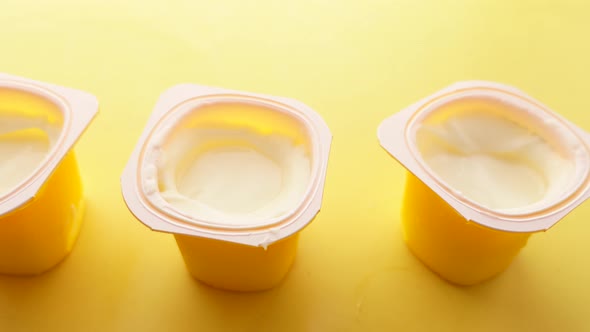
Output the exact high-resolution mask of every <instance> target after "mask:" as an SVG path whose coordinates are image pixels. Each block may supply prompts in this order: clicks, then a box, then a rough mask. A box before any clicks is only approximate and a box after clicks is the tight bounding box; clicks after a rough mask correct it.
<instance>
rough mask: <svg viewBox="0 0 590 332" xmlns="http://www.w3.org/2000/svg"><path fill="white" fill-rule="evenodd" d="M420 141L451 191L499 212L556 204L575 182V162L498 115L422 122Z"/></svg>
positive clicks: (465, 115)
mask: <svg viewBox="0 0 590 332" xmlns="http://www.w3.org/2000/svg"><path fill="white" fill-rule="evenodd" d="M417 141H418V146H419V149H420V151H421V153H422V157H423V158H424V160H425V162H426V164H427V165H428V166H429V167H430V168H431V169H432V171H433V172H434V173H436V175H438V176H439V177H440V178H441V179H442V180H443V181H444V182H446V183H447V184H448V185H449V186H450V187H451V188H453V189H454V190H455V191H456V192H459V193H460V195H462V196H464V197H466V198H469V199H471V200H473V201H474V202H476V203H478V204H480V205H482V206H484V207H486V208H489V209H492V210H496V211H500V212H510V213H517V212H519V211H524V210H527V208H529V207H530V206H531V205H537V204H545V203H551V202H552V201H554V200H556V199H557V198H558V197H559V196H560V195H562V194H563V192H564V191H565V190H567V188H568V187H569V186H570V185H571V183H572V181H573V180H574V179H573V176H574V174H575V164H574V162H573V161H572V160H571V159H570V158H567V157H566V156H563V155H562V154H560V153H559V151H557V150H556V149H555V148H554V147H553V146H551V145H550V144H549V143H548V142H547V141H546V140H545V139H544V138H542V137H540V136H539V135H537V134H536V133H534V132H532V131H531V130H529V129H527V128H525V127H523V126H521V125H519V124H518V123H516V122H514V121H512V120H511V119H509V118H507V117H502V116H500V115H497V114H489V113H484V112H475V111H474V112H468V113H461V114H454V115H452V116H451V117H450V118H448V119H446V120H444V121H442V122H434V123H428V124H423V125H422V126H421V127H420V128H419V129H418V132H417Z"/></svg>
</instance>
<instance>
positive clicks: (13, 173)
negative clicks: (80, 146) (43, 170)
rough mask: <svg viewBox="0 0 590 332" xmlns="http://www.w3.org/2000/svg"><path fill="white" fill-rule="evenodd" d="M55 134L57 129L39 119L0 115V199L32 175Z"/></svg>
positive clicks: (46, 153) (47, 151) (45, 154)
mask: <svg viewBox="0 0 590 332" xmlns="http://www.w3.org/2000/svg"><path fill="white" fill-rule="evenodd" d="M59 132H60V127H59V126H58V125H51V124H49V123H48V122H46V121H44V120H42V119H38V118H27V117H19V116H15V115H2V114H0V197H2V196H4V195H6V194H8V193H9V192H10V191H12V190H14V189H15V188H16V187H17V186H18V185H19V184H21V183H22V182H23V181H25V180H26V179H27V178H28V177H30V176H31V175H32V174H33V172H34V171H35V170H36V169H37V168H38V167H39V166H40V165H41V164H42V162H43V161H44V159H45V158H46V157H47V155H48V154H49V151H50V150H51V148H52V147H53V145H54V144H55V142H56V140H57V138H58V137H59Z"/></svg>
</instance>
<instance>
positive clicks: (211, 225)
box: [121, 84, 331, 291]
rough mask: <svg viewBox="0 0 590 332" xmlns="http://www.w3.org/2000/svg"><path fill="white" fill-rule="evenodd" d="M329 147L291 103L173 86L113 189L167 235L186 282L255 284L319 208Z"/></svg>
mask: <svg viewBox="0 0 590 332" xmlns="http://www.w3.org/2000/svg"><path fill="white" fill-rule="evenodd" d="M330 145H331V134H330V131H329V129H328V127H327V125H326V124H325V122H324V121H323V120H322V118H321V117H320V116H319V115H318V114H317V113H316V112H314V111H313V110H312V109H310V108H309V107H308V106H306V105H304V104H302V103H300V102H298V101H295V100H292V99H287V98H280V97H271V96H265V95H259V94H253V93H245V92H238V91H231V90H226V89H220V88H211V87H205V86H199V85H192V84H183V85H178V86H175V87H173V88H171V89H169V90H167V91H166V92H165V93H164V94H162V96H161V97H160V100H159V101H158V103H157V105H156V107H155V110H154V111H153V114H152V116H151V118H150V119H149V121H148V124H147V126H146V127H145V131H144V133H143V135H142V136H141V138H140V141H139V143H138V144H137V147H136V149H135V151H134V152H133V154H132V155H131V159H130V161H129V163H128V165H127V167H126V168H125V171H124V173H123V176H122V179H121V182H122V190H123V196H124V198H125V201H126V203H127V206H128V207H129V209H130V211H131V212H132V213H133V214H134V215H135V217H136V218H137V219H139V221H141V222H142V223H144V224H145V225H146V226H148V227H150V228H151V229H153V230H155V231H161V232H167V233H171V234H174V236H175V238H176V241H177V244H178V247H179V249H180V251H181V253H182V256H183V258H184V261H185V263H186V266H187V268H188V270H189V271H190V273H191V274H192V275H193V276H194V277H195V278H196V279H198V280H200V281H202V282H204V283H206V284H208V285H210V286H213V287H217V288H221V289H227V290H235V291H258V290H265V289H269V288H271V287H273V286H275V285H276V284H278V283H279V282H280V281H281V280H282V279H283V278H284V276H285V275H286V274H287V272H288V271H289V269H290V267H291V265H292V263H293V260H294V258H295V253H296V249H297V238H298V234H299V232H300V231H301V230H302V229H303V228H304V227H306V226H307V225H308V224H309V223H310V222H311V221H312V220H313V219H314V218H315V216H316V214H317V213H318V212H319V210H320V206H321V201H322V196H323V188H324V181H325V177H326V169H327V165H328V155H329V152H330Z"/></svg>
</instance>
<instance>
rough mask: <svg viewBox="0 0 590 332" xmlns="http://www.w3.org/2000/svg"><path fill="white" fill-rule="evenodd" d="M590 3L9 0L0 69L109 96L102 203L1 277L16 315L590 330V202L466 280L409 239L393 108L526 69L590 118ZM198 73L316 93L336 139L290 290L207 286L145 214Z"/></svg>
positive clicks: (528, 82) (218, 327) (218, 323)
mask: <svg viewBox="0 0 590 332" xmlns="http://www.w3.org/2000/svg"><path fill="white" fill-rule="evenodd" d="M588 12H590V3H589V2H587V1H584V0H577V1H576V0H573V1H532V0H531V1H525V0H522V1H513V0H487V1H468V0H464V1H460V0H454V1H450V0H449V1H434V0H431V1H425V0H424V1H420V0H400V1H377V0H367V1H332V2H328V1H316V0H301V1H271V0H262V1H255V2H253V1H239V0H235V1H231V2H229V1H186V2H179V1H165V2H164V1H162V2H153V3H152V2H147V1H98V0H95V1H73V0H72V1H63V0H59V1H35V2H30V3H29V2H27V1H22V0H2V2H1V3H0V28H1V30H2V33H1V34H0V45H2V48H1V53H0V70H2V71H6V72H10V73H13V74H18V75H23V76H28V77H33V78H36V79H40V80H45V81H52V82H55V83H58V84H62V85H69V86H73V87H76V88H80V89H84V90H87V91H90V92H93V93H94V94H96V95H97V96H98V98H99V99H100V101H101V112H102V113H101V114H100V115H99V117H98V118H97V120H96V121H95V122H94V124H93V125H92V126H91V127H90V129H89V130H88V131H87V133H86V135H85V136H84V137H83V138H82V140H81V142H80V144H79V145H78V147H77V152H78V155H79V160H80V167H81V171H82V175H83V179H84V183H85V188H86V191H85V192H86V195H87V218H86V219H85V222H84V225H83V227H82V231H81V234H80V238H79V240H78V243H77V245H76V247H75V250H74V251H73V252H72V254H71V255H70V257H69V258H68V259H67V260H66V261H64V263H63V264H61V265H60V266H59V267H58V268H57V269H54V270H52V271H51V272H49V273H47V274H45V275H43V276H41V277H37V278H28V279H15V278H7V277H2V278H0V329H1V330H2V331H31V330H33V331H34V330H42V331H197V330H198V331H585V330H590V322H589V321H588V315H587V313H588V307H587V303H588V300H589V299H590V283H588V280H590V264H589V263H588V256H589V253H590V242H589V241H588V234H589V232H590V223H588V220H590V203H589V204H584V205H583V206H582V207H581V208H579V209H578V210H576V211H575V212H574V213H572V214H571V215H570V216H569V217H568V218H566V219H565V220H564V221H562V222H561V223H560V224H558V225H557V226H556V227H555V228H554V229H552V230H550V231H549V232H547V233H544V234H538V235H534V236H532V237H531V238H530V240H529V243H528V245H527V247H526V248H525V249H524V250H522V252H521V253H520V255H519V256H518V258H517V259H516V260H515V261H514V263H513V264H512V265H511V267H510V268H509V269H508V270H507V271H506V272H505V273H503V274H502V275H501V276H499V277H498V278H495V279H493V280H492V281H490V282H486V283H484V284H482V285H479V286H475V287H471V288H460V287H456V286H452V285H450V284H448V283H446V282H444V281H442V280H441V279H440V278H438V277H437V276H436V275H434V274H433V273H431V272H430V271H429V270H428V269H427V268H426V267H425V266H424V265H422V264H421V263H420V262H419V261H418V260H417V259H416V258H415V257H414V256H413V255H411V253H410V252H409V250H408V249H407V247H406V246H405V244H404V243H403V240H402V234H401V226H400V222H399V215H400V204H401V195H402V192H403V183H404V174H405V172H404V170H403V169H402V167H400V166H399V165H397V164H396V163H395V162H394V161H392V160H391V158H390V157H389V156H388V155H387V153H385V152H384V151H383V150H382V149H381V148H380V147H379V144H378V142H377V139H376V133H375V132H376V128H377V125H378V124H379V122H380V121H381V120H382V119H384V118H385V117H386V116H388V115H389V114H391V113H392V112H396V111H398V110H400V109H402V108H403V107H405V106H407V105H408V104H410V103H412V102H414V101H416V100H418V99H419V98H421V97H424V96H427V95H429V94H430V93H432V92H434V91H437V90H438V89H440V88H442V87H444V86H446V85H448V84H450V83H452V82H454V81H457V80H465V79H486V80H493V81H500V82H504V83H507V84H511V85H515V86H517V87H519V88H521V89H523V90H524V91H526V92H528V93H530V94H531V95H532V96H534V97H536V98H538V99H540V100H541V101H543V102H545V103H546V104H548V105H549V106H551V107H552V108H554V109H555V110H557V111H558V112H560V113H561V114H563V115H565V116H567V117H568V118H569V119H571V120H573V121H574V122H576V123H578V124H579V125H580V126H581V127H583V128H585V129H590V112H589V111H588V109H589V108H590V99H589V98H588V85H589V84H588V83H589V82H588V77H590V60H589V59H590V44H589V43H588V42H587V36H588V32H589V31H590V21H589V20H588V18H587V15H588ZM179 82H195V83H202V84H209V85H218V86H224V87H228V88H234V89H243V90H250V91H255V92H263V93H269V94H276V95H284V96H290V97H293V98H297V99H300V100H302V101H304V102H305V103H307V104H309V105H310V106H311V107H313V108H315V109H316V110H317V111H318V112H320V113H321V114H322V115H323V116H324V118H325V119H326V121H327V122H328V124H329V125H330V128H331V129H332V132H333V133H334V136H335V140H334V145H333V150H332V154H331V160H330V167H329V171H328V178H327V187H326V193H325V199H324V205H323V209H322V212H321V214H320V215H319V216H318V218H317V219H316V220H315V221H314V223H313V224H312V225H311V226H310V227H309V228H308V229H306V230H305V231H304V232H303V233H302V234H301V237H300V245H299V251H298V254H297V258H296V261H295V264H294V266H293V269H292V271H291V273H290V274H289V275H288V276H287V278H286V279H285V281H284V283H282V284H281V285H280V286H279V287H278V288H276V289H274V290H272V291H269V292H265V293H259V294H234V293H227V292H223V291H218V290H213V289H211V288H209V287H207V286H204V285H202V284H199V283H197V282H195V281H194V280H193V279H192V278H191V277H190V274H189V273H188V272H187V271H186V269H185V267H184V264H183V261H182V258H181V255H180V254H179V252H178V248H177V247H176V244H175V242H174V238H173V237H172V236H170V235H167V234H156V233H153V232H151V231H149V230H148V229H147V228H146V227H144V226H143V225H142V224H140V223H139V222H137V221H135V219H134V218H133V217H132V216H131V215H130V214H129V212H128V211H127V208H126V207H125V204H124V203H123V201H122V199H121V195H120V186H119V180H118V178H119V175H120V174H121V171H122V169H123V166H124V165H125V163H126V162H127V158H128V155H129V153H130V152H131V151H132V149H133V146H134V145H135V143H136V141H137V138H138V136H139V134H140V133H141V131H142V128H143V125H144V124H145V122H146V120H147V118H148V115H149V113H150V112H151V109H152V107H153V105H154V103H155V101H156V99H157V97H158V95H159V94H160V93H161V92H162V91H163V90H164V89H166V88H168V87H170V86H172V85H174V84H176V83H179Z"/></svg>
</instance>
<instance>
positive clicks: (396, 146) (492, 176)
mask: <svg viewBox="0 0 590 332" xmlns="http://www.w3.org/2000/svg"><path fill="white" fill-rule="evenodd" d="M378 136H379V140H380V142H381V145H382V146H383V147H384V148H385V150H387V152H389V153H390V154H391V155H392V156H393V157H394V158H396V159H397V160H398V161H399V162H400V163H401V164H402V165H403V166H404V167H405V168H406V169H407V170H408V177H407V181H406V188H405V194H404V200H403V204H402V214H401V217H402V224H403V228H404V233H405V240H406V243H407V245H408V246H409V248H410V249H411V251H412V252H413V253H414V254H415V255H416V256H417V257H418V258H419V259H420V260H421V261H422V262H423V263H424V264H426V265H427V266H428V267H429V268H430V269H431V270H432V271H434V272H435V273H437V274H439V275H440V276H441V277H442V278H444V279H446V280H448V281H450V282H452V283H456V284H461V285H472V284H476V283H479V282H482V281H484V280H486V279H490V278H492V277H493V276H495V275H497V274H499V273H501V272H502V271H503V270H504V269H506V268H507V267H508V266H509V264H510V263H511V261H512V260H513V258H514V257H515V256H516V255H517V254H518V252H519V251H520V249H521V248H523V247H524V246H525V245H526V242H527V240H528V238H529V236H530V235H531V234H533V233H535V232H539V231H545V230H547V229H549V228H550V227H552V226H553V225H555V224H556V223H557V222H558V221H559V220H561V219H562V218H563V217H565V216H566V215H567V214H568V213H569V212H571V211H572V210H573V209H575V208H576V207H577V206H578V205H580V204H581V203H582V202H583V201H585V200H586V199H587V198H588V197H589V196H590V190H589V188H590V187H589V170H590V152H589V151H590V150H589V147H588V141H589V136H588V134H587V133H586V132H585V131H583V130H582V129H580V128H579V127H576V126H575V125H574V124H572V123H571V122H569V121H567V120H566V119H564V118H563V117H562V116H560V115H559V114H556V113H555V112H553V111H551V110H549V109H548V108H547V107H546V106H544V105H543V104H541V103H540V102H538V101H536V100H534V99H533V98H531V97H529V96H528V95H526V94H524V93H523V92H521V91H519V90H517V89H515V88H512V87H509V86H506V85H502V84H498V83H492V82H481V81H470V82H461V83H457V84H454V85H451V86H450V87H448V88H446V89H443V90H442V91H439V92H437V93H435V94H434V95H432V96H430V97H427V98H425V99H423V100H421V101H420V102H418V103H416V104H414V105H411V106H410V107H408V108H406V109H404V110H403V111H401V112H399V113H397V114H395V115H393V116H391V117H389V118H387V119H386V120H384V121H383V123H382V124H381V125H380V127H379V131H378Z"/></svg>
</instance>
